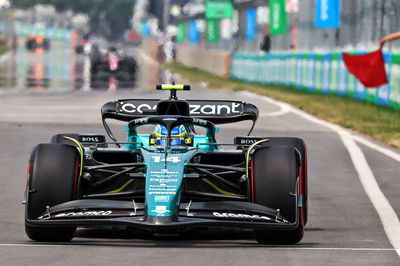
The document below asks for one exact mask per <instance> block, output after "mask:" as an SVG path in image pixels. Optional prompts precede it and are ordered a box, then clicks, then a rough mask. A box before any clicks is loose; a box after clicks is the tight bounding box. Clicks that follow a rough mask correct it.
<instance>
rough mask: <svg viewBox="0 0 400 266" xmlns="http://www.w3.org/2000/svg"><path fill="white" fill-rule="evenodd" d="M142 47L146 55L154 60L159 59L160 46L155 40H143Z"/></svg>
mask: <svg viewBox="0 0 400 266" xmlns="http://www.w3.org/2000/svg"><path fill="white" fill-rule="evenodd" d="M140 47H141V49H142V50H143V51H144V52H145V53H146V54H148V55H150V56H151V57H152V58H154V59H155V58H156V57H157V52H158V44H157V42H156V41H155V40H152V39H147V38H143V39H142V44H141V46H140Z"/></svg>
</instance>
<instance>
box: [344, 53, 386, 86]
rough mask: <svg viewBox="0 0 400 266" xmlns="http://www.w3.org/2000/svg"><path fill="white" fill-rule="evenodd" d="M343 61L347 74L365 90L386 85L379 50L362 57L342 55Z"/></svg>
mask: <svg viewBox="0 0 400 266" xmlns="http://www.w3.org/2000/svg"><path fill="white" fill-rule="evenodd" d="M343 61H344V64H345V65H346V67H347V69H348V70H349V72H350V73H351V74H353V75H354V76H355V77H356V78H357V79H358V80H359V81H360V82H361V83H362V84H363V85H364V87H366V88H376V87H379V86H382V85H384V84H386V83H388V80H387V77H386V70H385V62H384V60H383V55H382V50H381V49H379V50H376V51H374V52H371V53H368V54H364V55H350V54H348V53H343Z"/></svg>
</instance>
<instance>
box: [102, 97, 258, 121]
mask: <svg viewBox="0 0 400 266" xmlns="http://www.w3.org/2000/svg"><path fill="white" fill-rule="evenodd" d="M158 102H160V100H157V99H138V100H136V99H125V100H116V101H113V102H108V103H106V104H104V105H103V107H102V108H101V115H102V118H103V120H104V119H107V118H111V119H116V120H121V121H127V122H128V121H131V120H133V119H137V118H142V117H147V116H149V115H156V114H157V103H158ZM187 102H188V104H189V115H190V116H192V117H197V118H201V119H204V120H208V121H210V122H212V123H214V124H226V123H234V122H239V121H244V120H251V121H253V122H255V121H256V120H257V118H258V114H259V111H258V109H257V107H256V106H255V105H253V104H250V103H245V102H240V101H219V100H187Z"/></svg>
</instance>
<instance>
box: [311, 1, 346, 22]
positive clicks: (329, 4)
mask: <svg viewBox="0 0 400 266" xmlns="http://www.w3.org/2000/svg"><path fill="white" fill-rule="evenodd" d="M315 27H316V28H329V29H337V28H339V27H340V0H315Z"/></svg>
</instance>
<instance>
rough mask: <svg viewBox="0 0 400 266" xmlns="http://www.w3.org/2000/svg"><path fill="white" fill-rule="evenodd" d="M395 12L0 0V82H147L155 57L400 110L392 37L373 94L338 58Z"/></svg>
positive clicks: (387, 0)
mask: <svg viewBox="0 0 400 266" xmlns="http://www.w3.org/2000/svg"><path fill="white" fill-rule="evenodd" d="M399 14H400V2H399V1H396V0H352V1H340V0H301V1H299V0H113V1H109V0H86V1H75V0H73V1H68V0H13V1H10V0H0V52H3V53H5V52H8V53H7V54H5V55H7V56H3V57H2V60H0V87H1V88H2V89H3V90H4V89H7V90H10V89H17V90H18V89H19V90H22V89H26V88H32V89H51V90H70V89H82V90H92V89H108V90H115V89H123V88H125V89H126V88H128V89H129V88H135V87H137V86H140V87H146V86H149V87H150V86H153V85H154V84H155V83H158V82H162V81H160V77H161V79H163V78H165V77H166V76H167V79H168V76H169V73H165V72H162V71H160V70H159V69H158V66H159V65H160V64H162V63H170V62H174V61H179V62H180V63H182V64H184V65H186V66H189V67H196V68H198V69H201V70H205V71H208V72H211V73H214V74H216V75H218V76H221V77H225V78H233V79H236V80H241V81H244V82H256V83H262V84H277V85H284V86H294V87H297V88H304V89H307V90H309V91H315V92H322V93H329V92H333V93H334V94H338V95H341V96H349V97H352V98H357V99H361V100H366V101H369V102H374V103H377V104H380V105H391V106H394V107H395V108H400V90H399V87H400V86H398V84H400V80H399V79H398V78H397V77H398V76H399V75H397V73H398V72H399V73H400V67H399V66H400V57H399V56H398V51H399V45H398V42H397V41H394V42H389V43H387V44H386V45H385V47H384V50H383V51H384V61H385V67H386V70H387V73H388V77H389V84H387V85H385V86H381V87H379V88H378V89H377V90H375V91H373V92H371V91H368V90H365V88H364V87H363V86H362V85H361V84H360V83H359V82H358V81H357V80H356V79H355V78H354V77H353V76H352V75H350V74H349V73H348V72H347V70H346V68H345V66H344V63H343V60H342V55H341V52H343V51H348V52H351V53H354V54H363V53H366V52H368V51H371V50H374V49H377V48H378V41H379V40H380V39H381V38H382V37H384V36H386V35H388V34H390V33H393V32H397V31H398V28H399V25H400V16H399ZM149 59H151V60H149ZM152 60H153V61H152ZM149 64H150V65H151V68H149ZM152 68H156V70H152ZM138 84H140V85H138Z"/></svg>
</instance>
